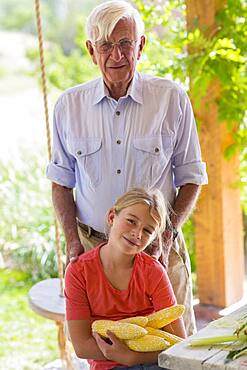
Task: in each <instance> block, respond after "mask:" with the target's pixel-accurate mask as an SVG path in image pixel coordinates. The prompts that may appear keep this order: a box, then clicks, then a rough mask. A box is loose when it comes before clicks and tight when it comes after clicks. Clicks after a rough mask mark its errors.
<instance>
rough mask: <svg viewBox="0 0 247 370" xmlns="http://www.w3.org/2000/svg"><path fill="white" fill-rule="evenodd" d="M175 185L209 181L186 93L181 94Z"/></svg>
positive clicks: (173, 161)
mask: <svg viewBox="0 0 247 370" xmlns="http://www.w3.org/2000/svg"><path fill="white" fill-rule="evenodd" d="M172 165H173V173H174V181H175V186H176V187H180V186H182V185H185V184H188V183H191V184H197V185H204V184H207V183H208V177H207V172H206V164H205V162H202V159H201V149H200V144H199V139H198V134H197V128H196V123H195V119H194V114H193V111H192V107H191V103H190V100H189V98H188V96H187V94H186V93H183V94H182V95H181V100H180V116H179V120H178V125H177V139H176V143H175V148H174V154H173V160H172Z"/></svg>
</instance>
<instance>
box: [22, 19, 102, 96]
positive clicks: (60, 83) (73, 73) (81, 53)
mask: <svg viewBox="0 0 247 370" xmlns="http://www.w3.org/2000/svg"><path fill="white" fill-rule="evenodd" d="M84 23H85V20H84V21H83V20H82V19H80V20H79V21H78V23H77V29H78V32H77V35H76V38H75V40H74V42H75V47H74V48H73V49H72V50H71V51H70V52H69V54H67V55H65V53H64V50H63V49H62V47H61V46H60V45H59V44H53V43H50V44H48V46H47V48H46V52H45V59H46V74H47V79H48V82H49V84H50V86H55V87H56V88H58V89H60V90H65V89H67V88H68V87H71V86H73V85H76V84H80V83H83V82H86V81H88V80H90V79H94V78H96V77H98V76H99V71H98V69H97V68H96V66H94V65H93V63H92V61H91V58H90V57H89V55H88V52H87V50H86V47H85V45H84V44H83V43H82V40H85V39H86V36H85V31H84V27H83V25H84ZM27 57H28V59H29V60H31V61H33V65H34V71H33V73H32V74H33V75H37V74H38V75H40V65H39V52H38V50H37V49H36V50H29V51H28V53H27Z"/></svg>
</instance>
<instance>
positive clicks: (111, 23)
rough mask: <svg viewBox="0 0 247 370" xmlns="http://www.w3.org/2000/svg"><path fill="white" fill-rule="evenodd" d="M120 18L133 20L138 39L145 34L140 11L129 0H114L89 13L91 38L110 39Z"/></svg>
mask: <svg viewBox="0 0 247 370" xmlns="http://www.w3.org/2000/svg"><path fill="white" fill-rule="evenodd" d="M120 19H131V20H133V22H134V23H135V25H136V37H137V39H138V38H140V37H141V36H142V35H143V33H144V23H143V20H142V19H141V16H140V14H139V12H138V11H137V10H136V9H135V8H134V7H133V6H132V5H131V4H130V3H128V2H127V1H123V0H113V1H107V2H105V3H102V4H100V5H98V6H96V7H95V8H94V9H93V10H92V12H91V13H90V14H89V16H88V19H87V24H86V29H87V35H88V38H89V40H90V41H93V42H96V41H101V40H108V39H109V36H110V35H111V33H112V31H113V30H114V28H115V26H116V24H117V23H118V21H120Z"/></svg>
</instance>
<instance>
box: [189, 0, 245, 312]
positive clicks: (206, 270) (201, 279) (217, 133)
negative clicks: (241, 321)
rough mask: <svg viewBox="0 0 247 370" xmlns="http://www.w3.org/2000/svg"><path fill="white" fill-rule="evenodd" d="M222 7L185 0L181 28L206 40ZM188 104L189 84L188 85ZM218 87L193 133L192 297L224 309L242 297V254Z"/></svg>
mask: <svg viewBox="0 0 247 370" xmlns="http://www.w3.org/2000/svg"><path fill="white" fill-rule="evenodd" d="M223 6H224V1H220V0H218V1H217V0H200V1H198V0H186V7H187V26H188V29H189V30H193V28H194V25H195V24H197V25H198V26H199V28H200V29H201V31H202V32H203V33H204V34H205V35H206V36H207V37H210V36H211V35H215V33H216V32H217V27H216V24H215V14H216V13H217V11H218V10H219V9H221V8H222V7H223ZM191 98H192V104H193V86H191ZM219 98H220V83H219V81H212V82H211V84H210V86H209V88H208V91H207V94H206V96H205V97H204V98H203V99H202V101H201V104H200V107H195V106H194V112H195V116H196V117H197V118H199V119H200V122H201V128H200V132H199V136H200V142H201V148H202V155H203V159H204V160H205V161H206V163H207V172H208V177H209V185H208V186H205V187H204V188H203V191H202V194H201V197H200V199H199V202H198V206H197V210H196V212H195V225H196V232H195V239H196V263H197V281H198V295H199V300H200V303H202V304H213V305H216V306H219V307H226V306H229V305H231V304H233V303H235V302H237V301H238V300H240V299H241V298H242V296H243V282H244V254H243V230H242V213H241V206H240V190H239V188H238V187H237V186H236V183H237V182H238V181H239V156H238V155H235V156H234V157H233V158H231V159H230V160H226V159H225V158H224V150H225V148H226V147H227V146H228V145H229V144H231V143H232V142H233V139H232V136H231V134H230V133H229V132H228V130H227V128H226V124H225V123H222V122H219V119H218V106H217V100H218V99H219Z"/></svg>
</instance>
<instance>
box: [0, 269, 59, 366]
mask: <svg viewBox="0 0 247 370" xmlns="http://www.w3.org/2000/svg"><path fill="white" fill-rule="evenodd" d="M0 281H1V284H0V301H1V305H0V369H1V370H40V369H42V367H43V366H44V365H45V364H47V363H49V362H50V361H53V360H54V359H56V358H58V357H59V351H58V344H57V328H56V325H55V323H54V322H53V321H51V320H48V319H45V318H42V317H41V316H39V315H37V314H35V313H34V312H33V311H32V310H31V309H30V308H29V305H28V301H27V293H28V290H29V289H30V288H31V286H32V283H31V279H30V275H29V274H26V273H23V272H18V271H10V270H0Z"/></svg>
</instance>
